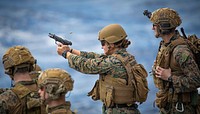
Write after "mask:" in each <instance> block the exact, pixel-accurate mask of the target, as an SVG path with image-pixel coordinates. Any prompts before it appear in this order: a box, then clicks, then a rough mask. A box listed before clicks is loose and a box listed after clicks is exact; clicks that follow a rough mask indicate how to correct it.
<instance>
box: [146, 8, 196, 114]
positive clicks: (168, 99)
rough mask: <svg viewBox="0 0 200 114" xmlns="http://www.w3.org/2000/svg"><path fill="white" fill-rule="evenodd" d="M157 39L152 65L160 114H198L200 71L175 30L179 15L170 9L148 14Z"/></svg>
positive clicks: (178, 22) (179, 22) (161, 9)
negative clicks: (160, 39) (154, 59)
mask: <svg viewBox="0 0 200 114" xmlns="http://www.w3.org/2000/svg"><path fill="white" fill-rule="evenodd" d="M149 18H150V20H151V21H152V22H153V28H152V29H153V30H154V32H155V36H156V38H159V37H161V38H162V41H161V43H160V46H159V51H158V54H157V57H156V61H155V63H154V66H153V77H154V83H155V85H156V87H157V88H158V89H159V91H158V92H157V93H156V100H155V102H156V105H157V106H158V108H159V109H160V113H161V114H198V113H197V112H196V111H195V108H196V106H197V104H198V102H197V101H198V92H197V88H198V87H199V86H200V71H199V68H198V65H197V63H196V62H195V58H194V55H193V53H192V52H191V50H190V48H189V46H188V45H187V44H186V43H185V42H183V44H180V45H176V46H175V44H179V43H180V42H181V41H183V40H182V39H183V38H182V36H181V35H180V34H179V32H178V30H176V27H178V26H179V25H180V24H181V18H180V17H179V15H178V13H177V12H176V11H174V10H173V9H170V8H160V9H158V10H156V11H154V12H153V13H152V14H151V15H149Z"/></svg>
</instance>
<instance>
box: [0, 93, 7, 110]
mask: <svg viewBox="0 0 200 114" xmlns="http://www.w3.org/2000/svg"><path fill="white" fill-rule="evenodd" d="M0 98H1V96H0ZM0 114H8V107H7V104H6V103H5V102H4V101H3V99H0Z"/></svg>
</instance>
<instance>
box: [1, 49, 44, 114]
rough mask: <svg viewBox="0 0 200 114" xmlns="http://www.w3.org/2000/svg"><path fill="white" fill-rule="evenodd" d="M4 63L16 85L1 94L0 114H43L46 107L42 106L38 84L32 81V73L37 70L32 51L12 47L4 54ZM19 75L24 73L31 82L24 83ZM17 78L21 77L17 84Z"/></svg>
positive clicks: (7, 72)
mask: <svg viewBox="0 0 200 114" xmlns="http://www.w3.org/2000/svg"><path fill="white" fill-rule="evenodd" d="M2 61H3V65H4V69H5V73H6V74H8V75H9V76H10V78H11V79H12V80H13V81H14V82H15V85H14V87H13V88H10V89H7V90H6V91H4V92H3V93H2V94H0V113H1V114H42V113H43V112H42V110H44V107H43V106H41V105H40V101H39V94H38V88H37V87H38V86H37V83H36V81H34V80H31V79H30V77H31V76H30V75H31V74H30V72H31V71H34V70H35V69H34V65H35V63H36V62H35V59H34V57H33V56H32V54H31V53H30V51H29V50H28V49H27V48H26V47H23V46H14V47H11V48H9V49H8V50H7V51H6V53H5V54H4V56H3V58H2ZM17 73H18V74H19V75H20V76H21V75H23V74H24V73H25V76H30V77H28V78H27V79H28V80H29V81H24V80H23V79H22V78H21V77H20V76H19V75H17ZM27 73H29V74H27ZM15 76H19V77H20V78H18V81H17V82H16V80H15ZM43 114H45V112H44V113H43Z"/></svg>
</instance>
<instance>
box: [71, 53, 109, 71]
mask: <svg viewBox="0 0 200 114" xmlns="http://www.w3.org/2000/svg"><path fill="white" fill-rule="evenodd" d="M68 62H69V66H70V67H71V68H73V69H75V70H77V71H79V72H82V73H85V74H103V73H107V72H108V71H109V70H110V69H111V68H112V65H113V64H112V62H110V60H109V58H103V57H98V58H94V57H92V58H88V56H87V57H86V56H77V55H74V54H71V55H70V56H69V58H68Z"/></svg>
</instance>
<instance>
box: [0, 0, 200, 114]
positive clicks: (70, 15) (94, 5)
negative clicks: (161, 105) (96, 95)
mask: <svg viewBox="0 0 200 114" xmlns="http://www.w3.org/2000/svg"><path fill="white" fill-rule="evenodd" d="M188 2H189V4H188ZM199 5H200V1H199V0H181V1H180V0H168V1H165V0H162V1H161V0H154V1H153V0H109V1H108V0H34V1H33V0H1V1H0V40H1V41H0V56H1V57H2V56H3V54H4V53H5V51H6V50H7V49H8V48H9V47H10V46H14V45H24V46H26V47H28V48H29V49H30V51H31V52H32V53H33V55H34V56H35V57H36V59H37V62H38V64H39V65H40V66H41V67H42V69H43V70H45V69H47V68H55V67H58V68H63V69H65V70H67V71H68V72H70V74H71V75H72V77H73V78H74V80H75V86H74V90H73V91H72V92H71V93H70V94H68V95H67V96H66V99H67V100H70V101H71V103H72V109H73V110H78V114H100V113H101V105H102V103H101V102H100V101H92V100H91V98H89V97H87V92H89V91H90V89H91V88H92V87H93V85H94V83H95V80H97V79H98V75H86V74H82V73H79V72H77V71H75V70H73V69H71V68H69V67H68V63H67V60H65V59H63V58H62V57H60V56H58V55H57V52H56V44H55V43H54V41H53V40H52V39H50V38H49V37H48V33H49V32H51V33H55V34H57V35H59V36H63V37H65V38H67V39H68V40H71V41H72V42H73V45H72V48H74V49H78V50H84V51H95V52H98V53H103V51H102V49H101V46H100V43H99V42H98V40H97V36H98V31H99V30H100V29H101V28H102V27H104V26H106V25H108V24H111V23H118V24H121V25H122V26H123V27H124V29H125V30H126V32H127V34H128V38H129V40H130V41H131V43H132V45H131V46H130V47H129V48H128V51H129V52H130V53H132V54H134V55H135V57H136V60H137V61H138V63H141V64H144V66H145V68H146V69H147V70H148V71H150V70H151V66H152V64H153V61H154V59H155V56H156V53H157V48H158V44H159V41H160V39H155V38H154V34H153V31H152V30H151V27H152V24H151V23H150V21H149V20H148V19H147V18H146V17H145V16H143V10H145V9H148V10H150V11H154V10H156V9H157V8H161V7H169V8H173V9H175V10H177V11H178V12H179V15H180V16H181V17H182V21H183V23H182V25H181V26H180V27H184V28H185V32H186V33H187V34H194V33H195V34H197V36H200V31H199V28H200V23H199V18H200V12H199V11H200V7H199ZM0 62H1V63H2V60H1V59H0ZM148 83H149V86H150V92H149V95H148V99H147V101H146V102H145V103H143V104H141V105H140V106H139V109H140V110H141V113H142V114H156V113H158V109H157V108H155V107H153V102H154V99H155V93H156V89H155V86H154V84H153V81H152V77H151V76H150V75H149V77H148ZM10 85H11V81H10V78H9V77H8V76H7V75H5V74H4V69H3V66H2V64H0V87H3V88H4V87H10Z"/></svg>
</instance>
